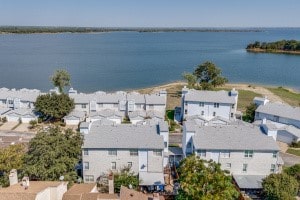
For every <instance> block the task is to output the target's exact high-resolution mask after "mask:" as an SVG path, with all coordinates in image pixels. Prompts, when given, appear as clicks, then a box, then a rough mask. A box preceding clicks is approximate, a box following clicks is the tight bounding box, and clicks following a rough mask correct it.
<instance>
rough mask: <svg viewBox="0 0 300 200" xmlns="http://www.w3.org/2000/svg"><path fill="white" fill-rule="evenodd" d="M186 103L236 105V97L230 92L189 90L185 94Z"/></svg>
mask: <svg viewBox="0 0 300 200" xmlns="http://www.w3.org/2000/svg"><path fill="white" fill-rule="evenodd" d="M184 100H185V101H198V102H212V103H229V104H235V97H233V96H230V92H228V91H224V90H221V91H206V90H188V93H187V94H185V97H184Z"/></svg>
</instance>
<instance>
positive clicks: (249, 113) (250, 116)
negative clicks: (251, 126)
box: [243, 103, 257, 123]
mask: <svg viewBox="0 0 300 200" xmlns="http://www.w3.org/2000/svg"><path fill="white" fill-rule="evenodd" d="M256 109H257V105H256V104H255V103H251V104H250V105H249V106H247V107H246V113H245V115H244V116H243V120H244V121H246V122H249V123H252V122H253V121H254V118H255V110H256Z"/></svg>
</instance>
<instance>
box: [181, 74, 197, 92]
mask: <svg viewBox="0 0 300 200" xmlns="http://www.w3.org/2000/svg"><path fill="white" fill-rule="evenodd" d="M182 77H183V79H184V80H186V81H187V83H188V88H190V89H191V88H194V86H195V84H196V83H197V77H196V76H195V75H194V74H191V73H186V72H185V73H183V74H182Z"/></svg>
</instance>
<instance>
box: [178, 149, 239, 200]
mask: <svg viewBox="0 0 300 200" xmlns="http://www.w3.org/2000/svg"><path fill="white" fill-rule="evenodd" d="M178 173H179V183H180V187H181V189H180V190H179V195H178V197H177V199H180V200H181V199H182V200H184V199H185V200H202V199H235V198H237V197H238V196H239V193H238V191H237V190H236V188H235V186H234V184H233V183H232V178H231V176H227V175H225V173H224V171H222V170H221V167H220V164H216V163H215V162H213V161H205V160H202V159H200V158H199V157H197V156H195V155H191V156H189V157H187V158H185V159H184V160H182V161H181V163H180V166H179V169H178Z"/></svg>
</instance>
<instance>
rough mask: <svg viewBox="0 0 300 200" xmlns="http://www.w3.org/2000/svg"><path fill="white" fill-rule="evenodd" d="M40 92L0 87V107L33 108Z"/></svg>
mask: <svg viewBox="0 0 300 200" xmlns="http://www.w3.org/2000/svg"><path fill="white" fill-rule="evenodd" d="M41 94H42V93H41V92H40V91H39V90H35V89H33V90H30V89H25V88H24V89H20V90H16V89H11V90H10V89H7V88H0V108H11V109H18V108H34V102H35V101H36V98H37V97H38V96H39V95H41Z"/></svg>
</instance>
